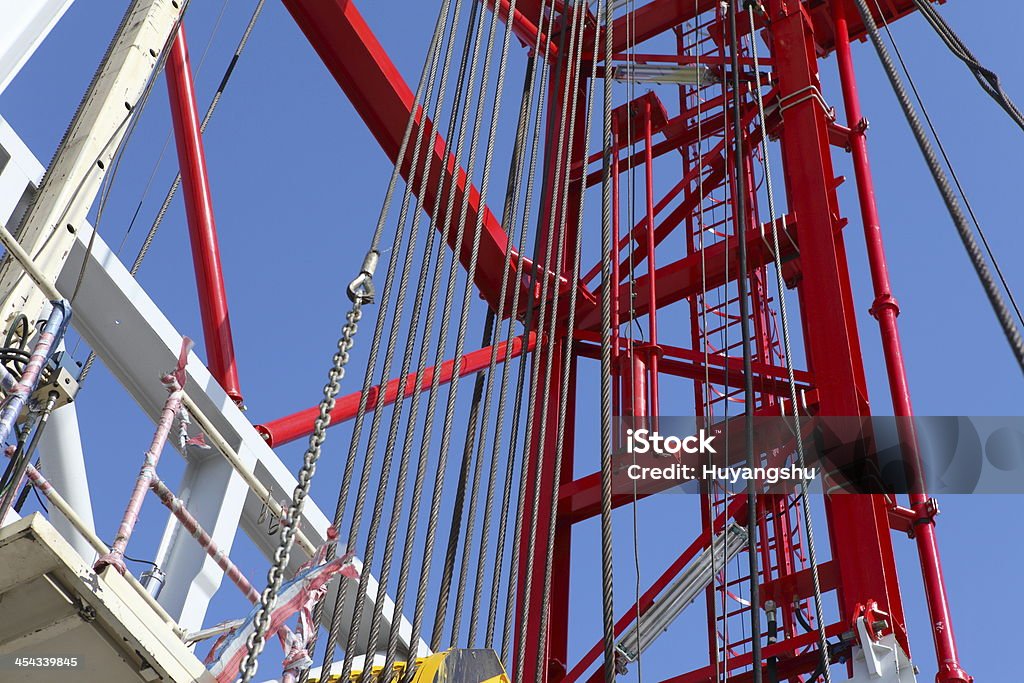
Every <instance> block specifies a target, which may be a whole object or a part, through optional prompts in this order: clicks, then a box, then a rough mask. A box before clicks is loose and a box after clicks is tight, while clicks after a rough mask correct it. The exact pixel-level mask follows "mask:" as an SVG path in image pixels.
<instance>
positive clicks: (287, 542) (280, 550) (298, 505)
mask: <svg viewBox="0 0 1024 683" xmlns="http://www.w3.org/2000/svg"><path fill="white" fill-rule="evenodd" d="M370 253H371V254H376V252H370ZM371 262H372V263H375V262H376V259H370V258H369V257H368V258H367V263H371ZM369 270H370V272H366V269H365V267H364V271H363V272H362V273H360V276H359V278H357V279H356V281H353V284H352V285H350V286H349V296H350V298H351V299H352V308H351V309H350V310H349V312H348V314H347V315H346V316H345V317H346V320H347V322H346V323H345V325H344V327H342V330H341V337H340V338H339V339H338V350H337V352H335V354H334V357H333V365H332V366H331V369H330V370H329V371H328V373H327V384H326V385H325V386H324V398H323V400H322V401H320V413H319V415H317V418H316V421H315V422H314V423H313V433H312V434H311V435H310V437H309V446H308V447H307V449H306V454H305V457H304V458H303V461H302V468H301V469H300V470H299V476H298V484H297V485H296V486H295V491H294V492H293V493H292V501H291V505H290V506H289V507H288V511H287V515H286V518H285V520H284V521H283V523H282V526H281V541H280V543H279V545H278V547H277V551H276V552H275V553H274V564H273V565H272V566H271V567H270V571H269V572H268V573H267V587H266V589H264V591H263V592H262V593H261V594H260V604H259V607H258V609H257V611H256V617H255V622H256V630H255V631H254V632H253V633H252V635H250V636H249V639H248V641H247V642H246V645H247V647H248V652H247V653H246V656H245V659H244V660H243V661H242V667H241V671H240V673H241V674H242V683H249V681H251V680H252V677H253V676H255V675H256V670H257V668H258V667H259V662H258V660H259V656H260V652H262V650H263V646H264V644H265V642H266V636H267V630H268V629H269V628H270V614H271V612H272V610H273V609H274V605H275V604H276V603H277V593H278V591H279V590H280V589H281V584H282V582H283V581H284V572H285V569H286V568H287V567H288V561H289V559H290V557H291V551H292V546H293V545H294V543H295V533H296V532H297V531H298V529H299V522H300V520H301V516H302V508H303V506H304V505H305V502H306V498H307V497H308V496H309V487H310V485H311V484H312V481H313V475H315V474H316V463H317V461H318V460H319V459H320V453H321V447H322V446H323V443H324V440H325V439H326V438H327V427H328V425H329V424H330V422H331V411H332V410H334V400H335V397H336V396H337V395H338V391H339V389H340V388H341V380H342V379H343V378H344V377H345V366H346V365H348V361H349V350H351V348H352V346H353V345H354V344H355V335H356V332H358V330H359V321H360V320H361V319H362V315H363V313H362V308H363V305H365V304H370V303H373V290H372V288H369V287H367V285H369V283H370V281H371V279H372V277H373V272H372V267H371V268H370V269H369ZM357 283H358V284H357Z"/></svg>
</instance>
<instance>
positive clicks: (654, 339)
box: [644, 98, 661, 417]
mask: <svg viewBox="0 0 1024 683" xmlns="http://www.w3.org/2000/svg"><path fill="white" fill-rule="evenodd" d="M644 103H645V108H644V113H645V116H644V118H645V119H646V121H645V122H644V153H645V155H646V157H645V159H644V161H645V165H646V169H645V170H646V172H647V173H646V175H647V272H648V273H651V274H653V273H655V272H656V271H657V267H656V266H655V265H654V246H655V243H654V144H653V142H652V140H651V136H652V126H653V125H654V123H653V121H652V120H651V100H650V98H647V99H645V100H644ZM657 282H658V278H656V277H653V276H652V277H648V278H647V292H648V293H647V297H648V298H647V300H648V301H657V300H658V297H657V287H656V285H657ZM647 326H648V333H649V335H650V341H649V343H648V345H647V347H648V349H647V350H648V352H649V355H648V358H647V365H648V369H649V370H650V372H651V376H650V379H649V381H648V383H649V384H650V391H651V396H650V406H649V409H650V415H651V416H653V417H657V416H659V415H660V414H661V409H660V407H659V402H658V352H657V347H658V307H657V306H651V308H650V310H649V311H648V312H647Z"/></svg>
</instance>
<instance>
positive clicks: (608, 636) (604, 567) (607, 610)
mask: <svg viewBox="0 0 1024 683" xmlns="http://www.w3.org/2000/svg"><path fill="white" fill-rule="evenodd" d="M613 25H614V24H613V22H612V3H611V2H610V1H606V2H605V6H604V26H605V31H604V41H605V42H604V54H605V66H607V65H608V63H609V62H610V61H611V55H612V45H613V43H612V29H613ZM602 133H603V135H602V138H603V145H602V148H603V149H604V162H603V169H602V173H601V626H602V635H603V641H604V680H605V683H613V682H614V681H615V600H614V596H613V589H614V581H613V567H612V560H613V557H612V480H611V476H612V388H611V368H612V330H611V327H612V304H611V288H612V287H618V286H619V283H617V282H612V281H611V280H612V277H611V276H612V263H611V260H612V258H615V259H618V254H614V255H613V254H612V249H613V247H612V182H611V181H612V179H611V177H610V176H611V167H612V163H611V149H612V72H611V69H608V68H606V69H605V71H604V121H603V130H602ZM614 241H615V244H616V246H617V245H618V235H616V236H615V240H614Z"/></svg>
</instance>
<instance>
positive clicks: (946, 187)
mask: <svg viewBox="0 0 1024 683" xmlns="http://www.w3.org/2000/svg"><path fill="white" fill-rule="evenodd" d="M856 3H857V9H858V11H859V12H860V15H861V19H862V20H863V22H864V26H865V27H866V28H867V29H868V34H869V35H870V36H871V42H872V43H873V44H874V46H875V50H876V51H877V52H878V58H879V60H880V61H881V62H882V66H883V67H884V68H885V72H886V76H888V78H889V83H890V84H891V85H892V89H893V92H894V93H895V94H896V97H897V99H898V100H899V102H900V106H901V107H902V108H903V113H904V115H905V116H906V118H907V123H908V124H909V125H910V128H911V130H912V131H913V133H914V137H915V138H916V139H917V144H918V146H919V147H920V148H921V154H922V155H924V158H925V162H927V164H928V169H929V171H930V172H931V174H932V178H933V179H934V180H935V184H936V186H937V187H938V189H939V192H940V193H941V195H942V199H943V201H944V202H945V203H946V208H947V210H948V211H949V215H950V218H952V220H953V223H954V225H955V226H956V229H957V232H958V233H959V235H960V239H961V241H962V242H963V244H964V249H965V250H966V251H967V255H968V257H969V258H970V260H971V265H973V266H974V270H975V272H976V273H977V275H978V279H979V280H980V281H981V285H982V287H983V288H984V289H985V294H986V295H987V296H988V299H989V303H990V304H991V306H992V310H993V311H994V312H995V314H996V317H997V318H998V319H999V324H1000V326H1001V327H1002V329H1003V334H1005V335H1006V340H1007V342H1008V343H1009V344H1010V348H1011V350H1012V351H1013V354H1014V356H1015V357H1016V359H1017V364H1018V365H1019V366H1020V368H1021V371H1022V372H1024V342H1022V341H1021V336H1020V332H1019V331H1018V329H1017V325H1016V323H1015V322H1014V320H1013V318H1012V317H1011V315H1010V311H1009V309H1008V308H1007V306H1006V302H1005V301H1004V300H1003V295H1002V293H1001V292H1000V291H999V289H998V287H997V286H996V284H995V281H994V280H993V278H992V273H991V272H990V271H989V268H988V264H987V263H985V259H984V257H983V256H982V253H981V250H980V249H979V248H978V243H977V242H976V241H975V239H974V234H973V233H972V232H971V229H970V226H969V225H968V224H967V218H966V216H964V213H963V210H962V209H961V208H960V202H959V201H957V198H956V195H955V194H954V192H953V188H952V186H951V185H950V183H949V179H948V178H947V177H946V173H945V171H944V170H943V169H942V166H941V165H940V164H939V160H938V157H937V156H936V154H935V150H934V149H933V148H932V145H931V142H930V141H929V140H928V135H927V133H926V132H925V130H924V126H922V125H921V120H920V119H919V118H918V116H917V111H916V110H915V109H914V105H913V104H912V103H911V101H910V97H909V96H908V95H907V91H906V88H905V87H904V86H903V80H902V79H901V78H900V75H899V73H898V72H897V71H896V67H895V65H894V64H893V61H892V57H891V56H890V55H889V50H888V49H887V48H886V46H885V43H883V42H882V37H881V36H880V35H879V33H878V26H877V24H875V18H874V16H872V14H871V10H869V9H868V6H867V4H866V3H865V0H856Z"/></svg>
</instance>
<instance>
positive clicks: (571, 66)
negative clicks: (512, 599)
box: [512, 2, 587, 683]
mask: <svg viewBox="0 0 1024 683" xmlns="http://www.w3.org/2000/svg"><path fill="white" fill-rule="evenodd" d="M566 11H567V13H569V14H567V16H566V21H567V22H569V23H570V31H569V50H568V55H567V58H566V64H565V71H564V72H563V78H564V80H565V83H564V87H563V88H562V90H563V93H562V100H561V101H562V102H563V103H564V102H565V101H566V100H569V108H568V111H566V109H565V108H564V107H563V108H562V111H561V117H560V119H561V125H560V126H559V127H558V142H557V145H556V151H555V154H554V157H553V159H552V163H553V174H552V181H551V182H552V184H551V193H550V197H549V199H550V204H549V206H548V207H547V209H548V214H549V215H548V217H547V219H548V220H547V223H548V226H547V227H548V230H547V233H545V234H544V236H545V239H544V241H545V243H546V244H545V247H546V249H545V251H546V257H545V268H544V275H543V277H544V279H543V281H542V282H541V291H540V306H539V313H538V316H539V319H540V321H541V326H542V327H545V326H547V331H546V334H547V337H548V339H547V340H545V339H544V335H542V334H538V336H537V343H538V344H539V345H540V348H541V349H543V344H544V341H548V352H547V353H544V352H543V351H541V352H540V353H537V352H535V353H534V362H533V369H532V372H531V379H530V397H529V400H528V401H527V412H528V413H529V414H530V415H534V414H536V410H537V407H538V404H537V398H538V392H539V387H540V383H539V379H540V370H541V364H542V363H541V361H542V360H543V365H544V386H545V387H547V386H549V385H550V381H551V370H552V361H553V355H554V348H555V346H554V344H555V338H556V329H555V321H556V320H555V319H556V316H557V313H558V297H559V287H560V283H559V280H560V273H561V272H562V264H561V262H562V260H563V256H564V247H565V235H566V231H567V225H566V222H565V215H564V214H565V209H566V207H567V203H568V201H567V197H568V187H569V182H568V180H569V174H570V172H571V163H569V157H570V156H571V153H572V152H571V149H570V150H567V149H566V141H567V140H570V141H571V140H572V139H573V137H574V135H575V125H576V114H577V111H576V110H577V101H578V95H579V87H578V76H579V73H580V71H581V64H582V56H583V36H582V33H583V24H584V19H585V17H586V16H587V11H586V7H585V3H583V2H575V3H572V4H570V5H567V7H566ZM573 11H574V13H575V15H576V16H573V14H572V13H570V12H573ZM574 84H575V85H576V87H573V85H574ZM570 90H572V95H571V98H570V92H569V91H570ZM560 211H561V213H560ZM560 216H561V219H562V220H560V221H559V220H558V218H559V217H560ZM556 222H558V223H560V224H561V226H560V229H559V230H558V231H557V237H556V235H555V224H556ZM541 236H542V235H541V234H538V239H539V238H540V237H541ZM556 243H557V245H556ZM553 248H554V254H552V249H553ZM552 256H554V259H552ZM552 281H554V284H555V288H554V291H553V292H552V296H551V298H552V303H551V308H550V311H551V313H550V320H549V321H547V323H545V316H546V314H547V313H548V292H549V290H550V285H551V283H552ZM542 400H543V403H542V404H541V406H540V412H541V417H540V429H539V430H538V431H537V432H536V434H537V435H538V436H537V439H536V443H537V451H536V453H535V460H533V461H531V467H532V468H533V469H534V477H533V491H532V496H531V499H530V500H531V504H530V512H531V514H530V527H529V535H528V537H527V538H528V541H527V544H526V549H527V554H526V562H525V564H524V567H525V575H524V577H523V581H522V588H521V595H522V600H521V601H520V602H521V606H520V610H519V612H520V613H519V632H518V638H517V646H516V650H515V652H516V659H515V665H514V673H513V676H512V680H513V683H521V681H522V680H523V672H524V668H525V661H524V660H525V658H524V656H523V654H524V651H525V647H526V638H527V631H528V628H529V621H530V603H531V600H532V597H531V596H532V592H533V570H534V559H535V552H536V540H537V526H538V519H537V518H538V516H539V513H540V509H539V506H540V496H541V481H542V477H543V473H544V461H545V459H546V458H545V456H546V450H547V448H546V437H547V434H546V429H547V416H548V411H547V400H548V394H547V393H546V391H545V393H544V396H543V399H542ZM534 436H535V432H534V423H533V421H532V420H531V421H529V422H528V423H527V425H526V435H525V437H524V440H523V463H524V467H525V464H526V462H527V460H528V459H529V455H530V452H531V450H533V443H534V439H533V437H534ZM552 481H554V480H552ZM553 485H554V486H557V483H554V484H553ZM552 495H556V494H554V493H553V494H552ZM537 635H540V634H537ZM539 647H540V649H541V650H543V645H540V646H539ZM538 673H540V671H539V670H538Z"/></svg>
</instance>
